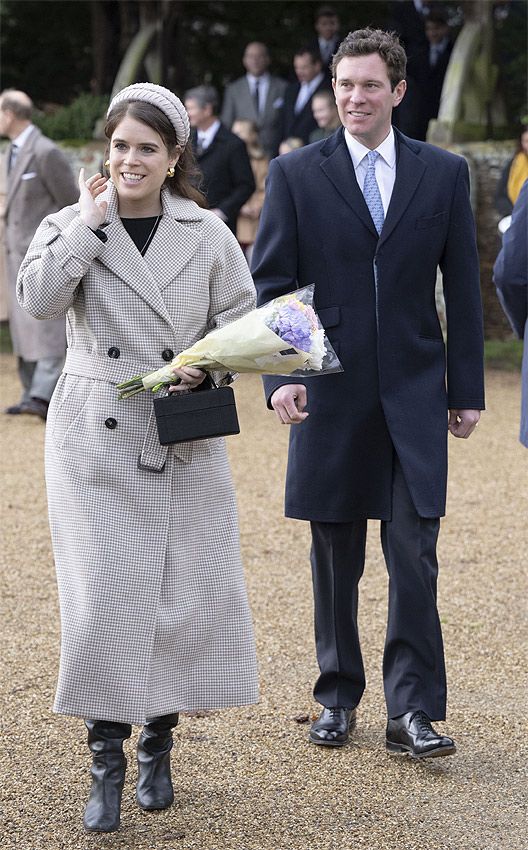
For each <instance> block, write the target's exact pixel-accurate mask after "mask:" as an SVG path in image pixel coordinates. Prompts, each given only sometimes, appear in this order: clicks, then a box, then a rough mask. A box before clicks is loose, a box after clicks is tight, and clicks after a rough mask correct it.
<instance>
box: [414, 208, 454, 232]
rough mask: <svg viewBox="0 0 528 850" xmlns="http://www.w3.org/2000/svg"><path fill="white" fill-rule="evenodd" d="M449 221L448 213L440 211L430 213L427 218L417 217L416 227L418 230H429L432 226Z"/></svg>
mask: <svg viewBox="0 0 528 850" xmlns="http://www.w3.org/2000/svg"><path fill="white" fill-rule="evenodd" d="M446 221H447V213H446V212H440V213H436V215H428V216H426V217H425V218H417V219H416V221H415V223H414V227H415V229H416V230H427V229H428V228H430V227H439V226H440V225H441V224H444V223H445V222H446Z"/></svg>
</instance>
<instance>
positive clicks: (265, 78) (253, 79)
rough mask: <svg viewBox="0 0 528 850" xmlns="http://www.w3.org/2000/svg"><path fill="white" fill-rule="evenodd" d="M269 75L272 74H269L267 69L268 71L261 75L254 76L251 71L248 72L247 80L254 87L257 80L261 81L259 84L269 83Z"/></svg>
mask: <svg viewBox="0 0 528 850" xmlns="http://www.w3.org/2000/svg"><path fill="white" fill-rule="evenodd" d="M269 77H270V75H269V74H268V72H267V71H266V73H265V74H261V75H260V77H254V76H253V74H249V73H248V74H246V78H247V81H248V83H249V84H250V85H251V87H253V86H254V85H255V83H256V82H257V80H258V82H259V85H260V84H261V83H267V81H268V80H269Z"/></svg>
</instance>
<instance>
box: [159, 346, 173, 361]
mask: <svg viewBox="0 0 528 850" xmlns="http://www.w3.org/2000/svg"><path fill="white" fill-rule="evenodd" d="M161 356H162V357H163V359H164V360H166V362H167V363H168V362H169V361H170V360H173V359H174V351H173V350H172V348H166V349H165V351H162V352H161Z"/></svg>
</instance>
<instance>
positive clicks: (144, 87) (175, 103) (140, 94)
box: [106, 83, 190, 147]
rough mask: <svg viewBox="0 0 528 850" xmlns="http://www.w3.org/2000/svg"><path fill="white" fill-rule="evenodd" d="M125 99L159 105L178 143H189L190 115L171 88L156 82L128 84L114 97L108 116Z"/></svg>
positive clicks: (183, 144)
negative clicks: (172, 128)
mask: <svg viewBox="0 0 528 850" xmlns="http://www.w3.org/2000/svg"><path fill="white" fill-rule="evenodd" d="M123 100H143V101H144V102H145V103H151V104H152V105H153V106H157V107H158V109H161V111H162V112H163V114H164V115H166V116H167V118H168V119H169V121H170V122H171V124H172V126H173V127H174V130H175V133H176V140H177V142H178V144H179V145H182V147H184V146H185V145H186V144H187V141H188V139H189V133H190V127H189V116H188V115H187V112H186V110H185V107H184V105H183V103H182V102H181V100H180V98H179V97H176V95H175V94H173V92H171V91H170V90H169V89H166V88H165V87H164V86H157V85H156V84H155V83H134V84H133V85H131V86H127V87H126V88H125V89H121V91H120V92H118V93H117V94H116V96H115V97H113V98H112V101H111V103H110V106H109V107H108V112H107V113H106V117H107V118H108V116H109V115H110V113H111V111H112V109H113V108H114V107H115V106H117V104H118V103H121V102H122V101H123Z"/></svg>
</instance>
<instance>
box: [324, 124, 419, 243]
mask: <svg viewBox="0 0 528 850" xmlns="http://www.w3.org/2000/svg"><path fill="white" fill-rule="evenodd" d="M394 133H395V137H396V147H397V150H396V157H397V160H396V180H395V183H394V189H393V192H392V196H391V200H390V204H389V208H388V210H387V216H386V218H385V221H384V224H383V229H382V231H381V235H380V237H379V241H380V243H381V242H383V241H384V240H385V239H387V238H388V237H389V236H390V234H391V233H392V231H393V230H394V228H395V227H396V225H397V224H398V222H399V221H400V219H401V217H402V215H403V214H404V212H405V210H406V209H407V207H408V206H409V204H410V202H411V200H412V198H413V197H414V194H415V192H416V190H417V189H418V186H419V184H420V182H421V180H422V177H423V175H424V172H425V169H426V166H425V164H424V163H423V161H422V160H421V159H420V157H419V156H417V155H416V153H415V152H414V150H413V148H412V143H409V142H408V140H407V139H406V138H405V137H403V136H401V135H400V134H399V133H398V132H397V131H396V130H395V131H394ZM321 153H323V154H326V158H325V159H324V160H323V161H322V162H321V169H322V170H323V171H324V173H325V174H326V176H327V177H328V179H329V180H330V181H331V182H332V183H333V185H334V186H335V188H336V190H337V191H338V192H339V194H340V195H341V197H342V198H344V200H345V201H346V202H347V204H348V205H349V206H350V207H351V209H352V210H353V211H354V212H355V213H356V215H357V216H359V218H360V219H361V221H362V222H363V224H364V225H365V226H366V227H368V229H369V230H370V231H371V233H373V234H374V236H376V237H377V235H378V234H377V231H376V228H375V227H374V223H373V221H372V218H371V216H370V212H369V209H368V207H367V204H366V202H365V198H364V197H363V193H362V191H361V189H360V188H359V184H358V182H357V180H356V175H355V173H354V167H353V165H352V160H351V159H350V154H349V152H348V148H347V146H346V143H345V141H344V139H343V131H342V130H341V129H340V130H338V131H337V132H336V133H335V134H334V135H333V136H330V138H329V139H328V142H327V144H326V145H324V146H323V148H322V149H321Z"/></svg>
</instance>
